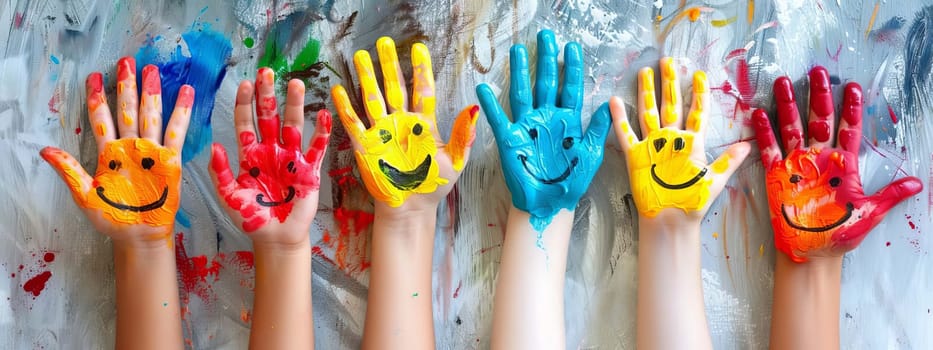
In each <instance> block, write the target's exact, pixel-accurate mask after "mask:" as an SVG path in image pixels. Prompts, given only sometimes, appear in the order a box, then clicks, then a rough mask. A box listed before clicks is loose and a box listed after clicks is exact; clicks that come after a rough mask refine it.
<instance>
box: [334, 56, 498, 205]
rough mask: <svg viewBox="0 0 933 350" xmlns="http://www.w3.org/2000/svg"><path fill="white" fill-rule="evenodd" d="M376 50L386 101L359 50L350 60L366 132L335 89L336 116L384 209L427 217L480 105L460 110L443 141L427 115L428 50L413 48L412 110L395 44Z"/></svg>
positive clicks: (450, 179)
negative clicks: (422, 211) (424, 213)
mask: <svg viewBox="0 0 933 350" xmlns="http://www.w3.org/2000/svg"><path fill="white" fill-rule="evenodd" d="M376 50H377V51H378V52H379V61H380V62H381V63H382V64H381V66H382V75H383V78H384V79H383V80H384V83H385V92H386V95H385V99H383V95H382V91H381V90H380V89H379V85H378V82H377V81H376V74H375V71H374V69H373V63H372V59H370V57H369V53H368V52H366V51H364V50H360V51H357V52H356V54H355V55H353V63H354V65H355V66H356V72H357V74H358V75H359V79H360V87H361V89H362V98H363V104H364V107H365V109H366V116H367V117H368V119H369V125H370V128H368V129H367V128H366V126H365V125H363V122H361V121H360V119H359V117H357V114H356V112H355V111H354V110H353V106H351V105H350V99H349V97H348V96H347V92H346V90H344V88H343V86H341V85H337V86H334V88H333V90H332V91H331V95H332V98H333V100H334V104H335V105H336V106H337V113H338V114H339V115H340V121H341V122H342V123H343V126H344V127H345V128H346V129H347V132H348V133H349V134H350V138H351V140H352V141H353V149H354V150H356V161H357V164H358V165H359V167H360V175H362V177H363V182H364V183H365V184H366V188H367V189H368V190H369V193H370V194H371V195H372V196H373V197H375V198H376V200H378V201H379V202H381V203H384V204H387V205H389V206H390V207H400V206H402V205H403V204H406V205H405V206H404V208H411V209H426V210H430V211H432V212H433V211H434V210H436V209H437V204H438V203H439V202H440V200H441V199H443V198H444V197H445V196H447V193H449V192H450V190H451V189H452V188H453V184H454V183H455V182H456V181H457V178H458V177H459V176H460V171H462V170H463V166H464V164H465V163H466V161H467V160H468V159H469V154H470V148H471V147H472V145H473V138H474V136H475V132H474V125H475V124H476V114H477V112H478V110H479V108H478V107H476V106H475V105H474V106H470V107H467V108H465V109H463V110H462V111H461V112H460V115H459V116H458V117H457V119H456V121H454V126H453V131H452V132H451V136H450V143H448V144H446V145H445V144H443V143H442V141H441V137H440V134H439V133H438V131H437V125H436V122H435V118H434V106H435V93H434V73H433V70H432V67H431V56H430V54H429V53H428V49H427V47H425V46H424V44H421V43H416V44H414V45H412V48H411V61H412V62H411V63H412V68H413V71H414V79H413V80H414V86H413V88H412V96H411V105H409V104H408V96H407V88H406V87H405V79H404V77H403V76H402V69H401V67H400V66H399V62H398V55H397V54H396V51H395V42H393V41H392V39H390V38H388V37H382V38H380V39H379V40H378V41H377V42H376ZM386 104H388V107H389V110H388V111H386ZM438 150H440V152H438ZM409 199H412V200H409Z"/></svg>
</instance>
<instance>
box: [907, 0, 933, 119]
mask: <svg viewBox="0 0 933 350" xmlns="http://www.w3.org/2000/svg"><path fill="white" fill-rule="evenodd" d="M931 67H933V6H927V7H924V8H923V9H922V10H920V12H918V13H917V17H916V18H915V19H914V23H913V24H912V25H911V26H910V30H908V31H907V43H906V45H904V93H905V94H906V101H905V102H906V107H907V113H910V114H913V115H914V116H916V117H920V116H921V115H922V113H923V112H922V111H921V110H920V108H919V107H920V106H922V105H923V104H922V103H921V99H926V102H927V103H929V102H933V101H930V100H929V94H930V93H931V92H933V86H930V84H929V81H928V80H929V76H930V69H931ZM927 105H928V106H929V104H927Z"/></svg>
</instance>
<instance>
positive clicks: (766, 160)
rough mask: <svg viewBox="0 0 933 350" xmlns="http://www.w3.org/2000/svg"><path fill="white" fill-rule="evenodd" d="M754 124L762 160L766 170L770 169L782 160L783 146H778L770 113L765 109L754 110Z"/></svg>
mask: <svg viewBox="0 0 933 350" xmlns="http://www.w3.org/2000/svg"><path fill="white" fill-rule="evenodd" d="M752 126H753V128H754V130H755V139H756V140H757V141H758V150H759V151H760V152H761V162H762V164H763V165H764V167H765V170H769V169H771V165H773V164H774V163H776V162H777V161H779V160H781V148H780V147H778V143H777V140H776V139H775V138H774V131H772V129H771V120H769V119H768V113H765V111H764V110H763V109H756V110H755V111H754V112H752Z"/></svg>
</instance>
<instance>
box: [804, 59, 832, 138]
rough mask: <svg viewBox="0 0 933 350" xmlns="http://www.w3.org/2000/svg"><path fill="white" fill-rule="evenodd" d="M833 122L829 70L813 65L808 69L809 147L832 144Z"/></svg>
mask: <svg viewBox="0 0 933 350" xmlns="http://www.w3.org/2000/svg"><path fill="white" fill-rule="evenodd" d="M835 122H836V113H835V111H834V107H833V88H832V85H831V84H830V82H829V72H827V71H826V68H823V67H822V66H816V67H813V69H811V70H810V116H809V122H808V123H807V136H809V142H810V148H814V147H815V148H828V147H831V146H832V145H833V141H834V140H833V136H835V135H834V134H833V130H835Z"/></svg>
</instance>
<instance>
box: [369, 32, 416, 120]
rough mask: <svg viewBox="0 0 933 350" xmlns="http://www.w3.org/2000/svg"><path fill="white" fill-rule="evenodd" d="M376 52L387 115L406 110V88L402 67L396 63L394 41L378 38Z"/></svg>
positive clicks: (396, 55)
mask: <svg viewBox="0 0 933 350" xmlns="http://www.w3.org/2000/svg"><path fill="white" fill-rule="evenodd" d="M376 52H377V53H378V55H379V66H380V67H382V81H383V87H385V93H386V96H385V97H386V102H387V103H388V105H389V113H394V112H396V111H405V110H407V109H408V108H407V106H406V103H407V101H408V91H407V88H408V87H407V86H405V76H404V75H402V66H401V64H399V62H398V53H397V52H396V51H395V41H392V38H390V37H387V36H384V37H381V38H379V40H376Z"/></svg>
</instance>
